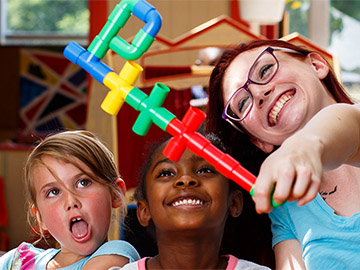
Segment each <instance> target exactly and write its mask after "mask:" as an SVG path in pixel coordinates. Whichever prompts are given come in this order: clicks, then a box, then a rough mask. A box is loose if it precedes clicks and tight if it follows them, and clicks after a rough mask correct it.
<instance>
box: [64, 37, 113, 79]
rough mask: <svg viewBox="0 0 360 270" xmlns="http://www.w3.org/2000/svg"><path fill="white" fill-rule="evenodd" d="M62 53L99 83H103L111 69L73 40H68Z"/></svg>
mask: <svg viewBox="0 0 360 270" xmlns="http://www.w3.org/2000/svg"><path fill="white" fill-rule="evenodd" d="M63 54H64V56H65V57H66V58H67V59H69V60H70V61H71V62H73V63H74V64H77V65H79V66H80V67H82V68H83V69H85V70H86V71H87V72H88V73H90V75H91V76H92V77H93V78H94V79H96V80H97V81H99V82H100V83H103V80H104V78H105V77H106V75H107V74H108V73H109V72H111V71H112V69H111V68H110V67H108V66H107V65H105V64H104V63H103V62H101V61H100V59H99V58H98V57H96V56H95V55H94V54H92V53H90V52H88V51H87V50H86V49H84V48H83V47H81V46H80V45H79V44H77V43H76V42H74V41H72V42H70V43H69V44H68V45H67V46H66V47H65V49H64V52H63Z"/></svg>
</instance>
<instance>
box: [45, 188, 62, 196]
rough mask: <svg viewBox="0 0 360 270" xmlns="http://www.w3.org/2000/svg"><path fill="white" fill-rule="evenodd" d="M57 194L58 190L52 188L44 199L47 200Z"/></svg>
mask: <svg viewBox="0 0 360 270" xmlns="http://www.w3.org/2000/svg"><path fill="white" fill-rule="evenodd" d="M59 193H60V190H59V189H57V188H53V189H50V190H49V191H48V193H47V194H46V197H47V198H51V197H55V196H57V195H59Z"/></svg>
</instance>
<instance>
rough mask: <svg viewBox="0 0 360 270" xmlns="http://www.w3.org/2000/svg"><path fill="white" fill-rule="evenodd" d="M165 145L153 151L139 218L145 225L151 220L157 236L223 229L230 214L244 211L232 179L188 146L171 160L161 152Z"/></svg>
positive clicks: (239, 194)
mask: <svg viewBox="0 0 360 270" xmlns="http://www.w3.org/2000/svg"><path fill="white" fill-rule="evenodd" d="M165 145H166V144H164V145H163V146H161V147H160V148H159V149H157V151H156V152H155V153H154V154H153V157H152V161H151V163H150V166H149V169H148V171H147V173H146V180H145V181H146V183H145V186H146V194H147V202H144V201H142V202H140V205H139V204H138V217H139V214H140V218H139V220H140V222H141V221H145V222H143V223H142V225H145V226H146V225H147V222H149V221H150V219H151V220H152V221H153V222H154V225H155V228H156V232H157V235H158V233H159V232H160V231H178V230H182V231H184V230H185V231H189V232H192V231H193V232H196V231H197V232H199V231H205V230H209V229H210V230H223V226H224V224H225V221H226V218H227V216H228V213H229V212H230V214H233V212H234V211H233V210H234V209H235V212H236V213H235V216H236V215H239V214H240V212H241V209H242V197H241V192H240V191H238V192H235V193H234V194H236V196H235V195H233V192H230V191H229V182H228V181H229V180H227V179H226V178H225V177H224V176H223V175H221V174H220V173H219V172H217V171H216V170H215V168H214V166H212V165H211V164H210V163H208V162H207V161H205V160H204V159H202V158H200V157H198V156H196V155H195V154H193V153H192V152H191V151H190V150H188V149H186V150H185V152H184V154H183V155H182V157H181V158H180V160H179V161H178V162H174V161H171V160H169V159H168V158H166V157H165V156H164V155H163V153H162V152H163V149H164V147H165ZM234 198H235V199H234ZM139 206H140V207H139ZM139 209H142V210H143V211H142V210H140V211H139ZM144 209H145V210H144Z"/></svg>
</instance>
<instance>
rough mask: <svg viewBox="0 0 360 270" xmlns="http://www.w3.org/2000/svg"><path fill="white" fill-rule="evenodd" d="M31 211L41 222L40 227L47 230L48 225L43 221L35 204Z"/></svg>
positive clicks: (38, 221) (39, 222)
mask: <svg viewBox="0 0 360 270" xmlns="http://www.w3.org/2000/svg"><path fill="white" fill-rule="evenodd" d="M31 211H32V212H33V214H34V216H35V217H36V220H37V223H38V224H39V227H40V228H41V229H42V230H43V231H47V227H46V225H45V223H44V222H43V221H42V218H41V215H40V212H39V210H38V209H37V208H36V207H35V206H34V205H33V206H32V207H31Z"/></svg>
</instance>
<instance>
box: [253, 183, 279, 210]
mask: <svg viewBox="0 0 360 270" xmlns="http://www.w3.org/2000/svg"><path fill="white" fill-rule="evenodd" d="M254 188H255V185H253V186H252V188H251V190H250V195H251V196H254ZM273 193H274V189H272V191H271V198H270V199H271V205H272V206H273V207H279V206H282V205H283V204H284V203H285V202H286V201H283V202H282V203H276V202H275V201H274V198H273Z"/></svg>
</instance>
